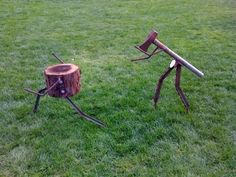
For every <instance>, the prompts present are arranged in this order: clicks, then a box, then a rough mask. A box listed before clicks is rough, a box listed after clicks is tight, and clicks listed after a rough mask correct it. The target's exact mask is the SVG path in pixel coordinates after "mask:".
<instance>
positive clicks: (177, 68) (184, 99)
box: [175, 64, 189, 112]
mask: <svg viewBox="0 0 236 177" xmlns="http://www.w3.org/2000/svg"><path fill="white" fill-rule="evenodd" d="M180 74H181V65H180V64H177V66H176V77H175V88H176V91H177V93H178V94H179V96H180V99H181V101H182V103H183V104H184V107H185V109H186V111H187V112H188V110H189V103H188V101H187V99H186V97H185V95H184V93H183V91H182V89H181V88H180Z"/></svg>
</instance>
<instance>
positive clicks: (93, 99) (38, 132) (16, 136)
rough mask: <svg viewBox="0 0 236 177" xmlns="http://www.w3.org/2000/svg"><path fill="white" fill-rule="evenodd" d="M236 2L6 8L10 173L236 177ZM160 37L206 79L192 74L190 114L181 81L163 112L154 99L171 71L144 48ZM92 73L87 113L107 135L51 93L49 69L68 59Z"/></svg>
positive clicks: (3, 48) (4, 86) (166, 95)
mask: <svg viewBox="0 0 236 177" xmlns="http://www.w3.org/2000/svg"><path fill="white" fill-rule="evenodd" d="M235 17H236V1H234V0H197V1H196V0H177V1H174V0H139V1H138V0H137V1H127V0H82V1H79V0H78V1H76V0H75V1H62V0H57V1H56V0H54V1H53V0H50V1H49V0H48V1H46V0H42V1H36V0H35V1H30V0H28V1H26V0H18V1H17V0H15V1H13V0H9V1H7V0H0V19H1V20H0V41H1V43H0V91H1V92H0V93H1V94H0V176H50V175H52V176H235V175H236V170H235V166H236V157H235V154H236V148H235V144H236V121H235V116H234V115H235V114H236V111H235V108H236V105H235V103H236V94H235V90H236V82H235V71H236V57H235V56H236V52H235V51H236V50H235V49H236V18H235ZM152 29H155V30H157V31H158V32H159V39H160V40H161V41H163V42H164V43H165V44H167V45H168V46H169V47H170V48H172V49H173V50H174V51H176V52H177V53H179V54H180V55H181V56H183V57H184V58H187V59H188V61H190V62H191V63H192V64H193V65H195V66H196V67H197V68H199V69H200V70H202V71H203V72H204V73H205V77H203V78H198V77H196V76H195V75H194V74H192V73H190V72H189V71H188V70H186V69H184V70H183V73H182V76H183V77H182V83H181V85H182V88H183V90H184V92H185V93H186V95H187V98H188V100H189V102H190V106H191V107H190V112H189V113H188V114H186V113H185V111H184V108H183V105H182V104H181V102H180V99H179V97H178V95H177V94H176V92H175V88H174V84H173V80H174V74H173V73H172V74H171V76H170V77H169V78H168V79H167V80H166V81H165V83H164V86H163V90H162V93H161V98H160V102H159V104H158V108H157V109H156V110H155V109H154V108H153V105H152V101H151V98H152V96H153V93H154V89H155V85H156V81H157V79H158V78H159V77H160V75H161V73H162V72H163V71H164V70H165V68H167V67H168V66H169V63H170V61H171V60H170V58H169V57H168V56H167V55H165V54H160V55H159V56H157V57H154V58H153V59H152V60H151V61H150V62H148V61H145V62H139V63H132V62H130V59H134V58H136V57H138V56H140V53H139V52H137V51H136V50H135V49H134V48H133V46H134V45H136V44H140V43H141V42H143V40H144V38H145V37H146V36H147V34H148V33H149V32H150V31H151V30H152ZM52 51H54V52H56V53H58V55H59V56H60V57H61V58H63V59H64V61H65V62H68V63H74V64H76V65H79V66H80V67H81V69H82V90H81V93H80V94H78V95H76V96H75V97H73V100H74V101H75V102H76V103H77V104H78V105H80V107H81V108H82V110H84V111H85V112H87V113H88V114H90V115H94V116H96V117H98V118H99V119H100V120H102V121H103V122H105V123H106V124H107V128H105V129H101V128H98V127H96V126H95V125H93V124H91V123H89V122H87V121H84V120H82V119H80V118H79V116H78V115H76V114H74V112H73V111H72V109H71V108H70V107H69V105H68V104H67V103H66V101H63V100H62V99H53V98H50V97H48V96H46V97H44V98H43V99H42V101H41V104H40V107H39V112H37V113H36V114H33V113H32V112H31V110H32V106H33V104H34V99H35V98H34V96H33V95H31V94H28V93H25V92H24V90H23V88H25V87H30V88H33V89H34V90H36V89H39V88H42V87H44V78H43V70H44V69H45V68H46V67H47V66H48V65H52V64H56V63H57V61H56V60H55V59H53V57H52V56H51V52H52Z"/></svg>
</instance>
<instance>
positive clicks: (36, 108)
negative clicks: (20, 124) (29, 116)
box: [33, 88, 47, 112]
mask: <svg viewBox="0 0 236 177" xmlns="http://www.w3.org/2000/svg"><path fill="white" fill-rule="evenodd" d="M46 90H47V88H43V89H40V90H39V91H38V93H39V94H38V95H37V97H36V101H35V104H34V108H33V112H37V110H38V106H39V101H40V97H41V96H43V95H41V94H43V93H44V92H45V91H46Z"/></svg>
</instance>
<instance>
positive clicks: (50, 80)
mask: <svg viewBox="0 0 236 177" xmlns="http://www.w3.org/2000/svg"><path fill="white" fill-rule="evenodd" d="M80 75H81V74H80V70H79V67H78V66H76V65H74V64H57V65H53V66H49V67H48V68H46V69H45V70H44V76H45V80H46V85H47V89H48V95H50V96H52V97H69V96H73V95H75V94H76V93H78V92H79V91H80Z"/></svg>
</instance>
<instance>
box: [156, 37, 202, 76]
mask: <svg viewBox="0 0 236 177" xmlns="http://www.w3.org/2000/svg"><path fill="white" fill-rule="evenodd" d="M153 43H154V44H155V45H156V46H157V47H159V48H160V49H162V50H163V51H164V52H165V53H167V54H168V55H170V56H171V57H173V58H174V59H175V60H176V61H177V62H178V63H180V64H181V65H183V66H185V67H186V68H188V69H189V70H190V71H192V72H193V73H194V74H196V75H197V76H199V77H202V76H204V74H203V72H201V71H200V70H198V69H197V68H195V67H194V66H193V65H191V64H190V63H189V62H187V61H186V60H185V59H183V58H182V57H181V56H179V55H178V54H176V53H175V52H174V51H172V50H171V49H169V48H168V47H167V46H166V45H164V44H163V43H161V42H160V41H159V40H157V39H155V40H154V42H153Z"/></svg>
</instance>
